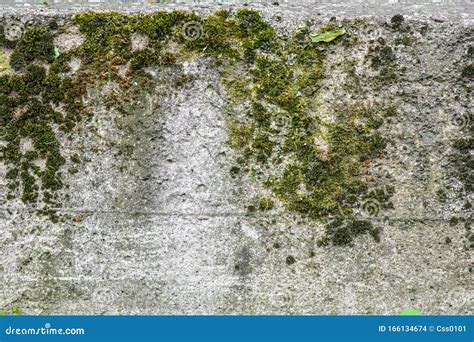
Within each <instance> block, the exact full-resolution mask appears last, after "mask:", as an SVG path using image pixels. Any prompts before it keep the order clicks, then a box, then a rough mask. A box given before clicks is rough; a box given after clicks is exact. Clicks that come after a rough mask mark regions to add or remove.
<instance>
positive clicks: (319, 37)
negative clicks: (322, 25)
mask: <svg viewBox="0 0 474 342" xmlns="http://www.w3.org/2000/svg"><path fill="white" fill-rule="evenodd" d="M345 33H346V30H344V29H340V30H334V31H327V32H323V33H318V34H312V35H311V41H312V42H313V43H319V42H324V43H328V42H330V41H333V40H334V39H336V38H337V37H339V36H342V35H343V34H345Z"/></svg>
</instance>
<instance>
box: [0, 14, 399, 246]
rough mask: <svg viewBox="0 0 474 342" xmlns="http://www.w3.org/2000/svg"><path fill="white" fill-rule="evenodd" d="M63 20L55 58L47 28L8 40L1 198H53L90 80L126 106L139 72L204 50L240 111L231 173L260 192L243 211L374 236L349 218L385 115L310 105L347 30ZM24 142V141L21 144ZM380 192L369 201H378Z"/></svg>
mask: <svg viewBox="0 0 474 342" xmlns="http://www.w3.org/2000/svg"><path fill="white" fill-rule="evenodd" d="M73 23H74V24H75V25H77V26H78V28H79V32H80V33H81V34H82V35H83V36H84V38H85V40H84V43H83V44H82V45H81V46H80V47H78V48H75V49H73V50H71V51H68V52H59V53H58V51H59V50H58V48H57V47H55V46H54V44H53V38H54V35H55V34H58V33H60V32H61V29H60V28H58V27H57V25H56V26H51V25H49V26H48V27H31V28H29V29H28V30H27V31H26V33H25V35H24V36H23V37H22V39H21V40H20V41H19V42H17V43H16V44H14V46H11V43H8V44H10V45H9V46H7V47H9V48H13V52H12V55H11V58H10V65H11V67H12V68H13V69H14V70H15V73H14V74H9V75H4V76H1V77H0V123H1V137H2V140H3V141H5V142H6V144H5V146H3V148H2V153H1V155H0V158H1V159H2V160H3V161H4V162H5V163H6V164H7V166H8V168H9V170H8V174H7V177H8V179H9V186H8V187H9V191H10V195H9V196H10V197H11V198H14V197H16V196H17V197H20V198H21V199H22V200H23V201H24V202H26V203H31V204H35V203H36V204H39V203H43V204H44V205H43V206H42V207H41V209H40V210H41V212H42V213H46V214H50V213H54V209H55V208H57V207H59V206H60V205H61V203H60V200H59V197H58V193H59V192H60V191H59V190H60V189H61V188H62V186H63V180H62V174H63V173H65V172H69V174H71V175H74V174H76V173H77V172H79V169H78V168H77V164H80V163H81V158H80V157H79V155H77V154H74V155H73V156H71V157H70V158H68V160H66V159H65V158H64V156H63V154H62V152H61V148H60V144H59V141H58V138H57V132H58V131H61V130H62V131H67V132H71V131H73V130H74V127H75V125H76V123H77V122H79V121H80V120H83V118H85V117H88V116H89V115H90V113H89V111H88V110H87V108H84V104H83V102H82V98H83V97H85V96H86V95H87V91H86V90H87V87H88V86H91V85H93V84H97V83H98V84H99V85H100V84H102V83H101V82H104V81H114V82H115V83H117V84H118V85H119V89H118V93H115V94H111V95H110V98H109V99H107V101H108V104H109V105H110V106H113V107H116V108H120V107H122V109H123V110H124V111H126V106H127V103H132V104H133V103H134V101H135V99H136V98H137V97H138V94H139V93H140V92H144V91H148V90H147V89H149V88H147V86H148V85H150V84H151V83H152V82H153V80H152V79H151V77H150V76H148V75H147V74H146V73H145V72H144V69H145V68H147V67H150V66H155V67H156V66H159V67H163V68H166V67H169V66H173V65H174V64H175V63H177V62H181V61H184V60H188V59H191V58H196V57H204V56H206V57H211V58H212V59H213V60H214V61H216V62H217V65H220V67H219V70H221V71H222V80H223V83H224V84H225V86H226V89H227V92H228V93H229V94H230V96H231V98H232V100H231V103H230V105H229V107H238V108H243V109H242V110H241V111H239V112H238V113H231V112H229V116H228V134H229V145H230V146H231V147H232V148H234V149H235V150H236V152H237V154H238V157H237V159H236V165H235V166H233V167H232V168H231V176H232V177H233V178H236V177H239V176H240V175H245V174H248V173H253V172H255V170H256V169H259V170H261V173H262V175H263V176H262V177H263V179H264V181H263V184H262V186H263V187H264V188H265V189H266V192H267V193H269V195H268V196H266V197H264V198H261V199H259V200H258V201H257V203H256V205H251V206H249V207H251V208H252V211H255V210H260V211H269V210H273V209H274V208H275V207H276V204H277V203H278V204H280V205H281V206H283V207H284V208H286V210H288V211H290V212H293V213H295V214H297V215H302V216H305V217H307V218H309V219H311V220H316V221H319V222H322V223H325V224H326V225H327V232H326V236H325V237H323V239H322V240H321V243H320V245H321V246H323V245H327V244H328V243H330V242H332V243H333V244H335V245H347V244H350V243H351V242H352V240H353V238H354V237H355V236H357V235H361V234H370V235H372V236H373V237H374V238H375V239H376V240H377V239H378V229H377V228H374V227H373V226H372V224H371V223H370V222H369V221H368V220H361V219H360V218H358V217H357V215H356V214H357V213H356V210H355V208H356V207H357V206H358V205H359V203H360V201H361V200H363V199H366V198H367V197H369V196H371V194H373V193H371V192H370V191H369V185H371V184H370V182H371V180H370V177H369V176H368V174H367V173H368V172H367V170H368V167H369V165H370V164H371V162H372V160H374V159H375V158H378V157H380V155H381V153H382V151H383V150H384V148H385V145H386V141H385V139H384V138H383V137H382V136H381V135H380V133H379V128H380V126H381V125H382V123H383V117H384V116H389V115H391V114H390V113H389V110H387V113H384V111H382V110H381V109H380V108H376V107H364V106H362V105H358V106H350V107H347V108H333V109H332V112H330V113H326V115H325V116H323V115H321V114H322V113H320V108H319V104H318V97H319V95H320V93H321V90H320V88H321V84H322V82H323V81H324V78H325V73H326V72H327V71H326V70H325V66H326V59H327V50H328V48H330V47H331V46H334V45H337V44H345V45H347V44H348V42H352V38H351V37H352V36H353V35H352V34H351V35H350V34H345V33H346V28H345V27H339V26H337V25H336V24H335V23H329V24H327V25H324V26H323V27H321V28H320V29H319V30H318V32H319V34H322V35H323V38H322V41H324V44H318V43H315V42H314V41H312V39H311V35H310V34H311V32H310V31H309V29H308V28H303V29H301V30H298V31H297V32H294V33H293V34H292V35H290V36H279V35H278V34H277V32H276V30H275V29H274V28H273V27H272V26H271V25H269V24H268V23H267V22H266V21H265V20H263V18H262V17H261V15H260V14H259V12H257V11H252V10H247V9H243V10H238V11H236V12H234V13H232V12H229V11H225V10H222V11H217V12H215V13H213V14H210V15H208V16H198V15H196V14H193V13H186V12H181V11H174V12H156V13H150V14H143V15H126V14H121V13H95V12H86V13H81V14H78V15H76V16H75V17H74V18H73ZM134 35H135V36H136V35H139V36H144V37H147V38H148V39H147V42H148V43H147V45H146V46H143V47H142V48H141V49H139V50H136V49H134V48H133V46H132V45H133V44H132V37H133V36H134ZM336 37H337V39H335V38H336ZM4 46H5V44H4ZM72 58H79V59H80V60H81V68H80V70H79V71H77V72H76V73H75V74H74V75H71V73H69V72H70V67H69V62H70V61H71V59H72ZM394 58H395V57H394V54H393V51H392V50H391V48H390V47H388V46H382V45H381V46H379V47H377V48H376V49H375V50H374V51H373V58H372V64H373V66H374V67H375V68H391V67H392V65H393V61H394ZM224 62H225V63H224ZM45 65H48V66H49V68H48V69H47V68H46V67H45ZM224 65H225V67H224ZM119 70H122V72H121V73H119ZM124 70H125V71H124ZM185 81H186V80H183V82H185ZM176 82H179V80H176ZM176 86H179V84H178V83H177V84H176ZM59 107H60V108H63V110H61V112H59V111H58V110H57V108H59ZM25 141H29V142H31V147H30V149H28V150H25V148H24V145H25ZM22 146H23V147H22ZM39 161H42V163H43V164H44V165H43V167H40V166H38V165H39V164H41V163H39ZM372 185H373V184H372ZM389 197H390V195H387V196H378V197H377V201H379V202H381V203H382V204H384V203H386V202H387V201H388V199H389Z"/></svg>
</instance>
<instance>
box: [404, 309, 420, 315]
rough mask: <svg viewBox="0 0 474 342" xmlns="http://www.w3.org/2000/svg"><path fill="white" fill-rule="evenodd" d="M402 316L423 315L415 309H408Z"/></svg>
mask: <svg viewBox="0 0 474 342" xmlns="http://www.w3.org/2000/svg"><path fill="white" fill-rule="evenodd" d="M400 316H423V314H422V313H421V312H420V311H418V310H415V309H407V310H403V311H402V312H400Z"/></svg>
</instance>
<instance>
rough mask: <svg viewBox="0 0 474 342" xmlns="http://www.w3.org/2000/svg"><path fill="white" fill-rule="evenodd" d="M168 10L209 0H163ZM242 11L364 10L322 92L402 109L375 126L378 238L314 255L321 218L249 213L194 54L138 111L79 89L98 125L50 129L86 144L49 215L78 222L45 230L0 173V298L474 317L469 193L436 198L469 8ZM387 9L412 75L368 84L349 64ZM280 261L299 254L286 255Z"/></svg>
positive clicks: (0, 302)
mask: <svg viewBox="0 0 474 342" xmlns="http://www.w3.org/2000/svg"><path fill="white" fill-rule="evenodd" d="M176 7H178V8H186V9H194V10H196V11H197V12H199V13H208V12H209V11H212V10H213V9H214V7H213V6H210V7H207V8H202V7H192V8H191V7H189V6H188V5H176V6H171V7H170V8H176ZM251 7H252V6H251ZM254 7H256V8H259V9H261V10H262V13H263V15H264V17H265V18H266V20H268V21H269V22H271V23H272V24H274V25H275V27H277V28H278V29H279V30H280V31H282V32H289V31H291V30H293V29H294V28H296V27H299V26H301V25H302V23H303V22H304V21H305V20H306V19H309V18H314V19H315V23H314V26H315V27H317V26H318V25H320V24H322V23H324V22H326V21H327V20H328V19H329V18H330V17H331V16H333V15H335V16H337V17H338V18H344V17H347V18H353V17H359V16H364V17H365V18H367V19H368V21H369V23H370V24H369V26H368V29H367V30H366V31H361V32H360V33H359V39H360V40H361V41H362V44H361V45H360V46H359V48H357V49H354V50H351V51H350V52H347V51H343V50H341V49H342V48H334V49H332V50H330V51H329V54H330V56H331V58H328V61H329V62H328V63H329V65H328V70H329V71H330V72H328V75H327V78H326V81H325V84H324V86H323V89H324V92H323V94H324V95H323V96H322V97H321V102H322V104H323V106H325V108H331V107H333V106H337V105H339V104H341V103H347V102H351V101H357V100H362V101H364V100H370V99H375V100H377V101H381V102H384V101H386V102H390V103H395V104H396V106H397V108H398V111H399V116H398V117H397V118H396V119H394V121H392V122H391V123H388V124H387V125H384V133H385V134H386V135H387V137H389V138H390V140H391V143H390V144H389V146H388V148H387V151H386V153H385V155H384V157H383V158H382V159H380V160H379V161H377V163H376V164H375V165H374V166H373V168H372V170H371V172H372V173H373V175H374V176H377V177H382V178H383V177H386V179H385V183H386V184H387V185H393V186H394V187H395V190H396V192H395V194H394V197H393V202H394V209H392V210H388V211H386V212H383V215H382V217H384V219H380V220H379V224H380V225H381V227H382V228H383V230H382V235H381V241H380V242H379V243H377V242H375V241H373V240H372V239H371V238H369V237H368V236H361V237H359V238H357V240H356V243H355V245H354V246H353V247H327V248H323V247H318V246H317V245H316V241H317V239H318V238H319V237H320V236H321V234H322V233H323V231H324V228H323V226H322V225H320V224H318V223H316V222H312V221H308V220H304V219H301V218H300V217H298V216H297V215H295V214H291V213H288V212H286V211H285V210H283V209H282V208H281V207H277V209H276V210H275V211H273V212H272V213H271V214H255V215H248V214H247V211H246V209H245V204H246V203H247V201H248V200H249V199H251V198H254V196H255V195H256V194H259V193H261V190H260V188H259V187H258V186H257V184H256V183H255V182H254V181H253V180H252V179H245V178H244V179H242V180H239V181H236V180H233V179H231V178H230V176H229V168H230V167H231V166H232V165H233V160H234V159H233V158H234V153H235V152H234V151H232V150H231V149H229V147H228V146H227V145H226V143H225V141H226V139H227V132H226V125H225V113H224V111H223V108H224V106H225V104H226V103H227V101H228V95H226V94H225V91H224V89H223V86H222V84H221V81H220V77H219V73H218V70H217V69H216V67H215V66H213V64H212V63H211V62H210V61H209V60H207V59H200V60H194V61H191V62H189V63H185V64H184V65H182V66H181V67H180V68H179V69H177V70H173V71H172V72H171V74H169V73H170V71H169V70H168V71H166V70H154V71H153V72H154V73H155V77H156V78H157V79H164V78H170V79H172V78H173V77H175V76H176V75H182V74H187V75H193V76H194V77H195V81H193V82H192V83H191V84H189V85H188V86H186V87H184V88H180V89H169V88H166V89H167V91H165V92H163V91H162V90H163V89H160V91H158V90H157V92H156V93H157V94H158V93H165V94H166V95H164V96H153V97H150V96H146V97H145V98H144V100H143V107H142V108H132V109H130V111H131V112H132V113H134V114H135V115H128V116H127V115H123V114H120V113H118V112H113V111H108V110H106V109H105V106H104V103H103V91H104V90H103V89H96V91H95V92H92V94H91V98H90V99H89V100H90V101H95V103H96V104H95V109H96V111H95V113H94V116H93V119H92V120H90V121H87V122H84V123H82V124H81V127H80V128H79V129H80V132H82V133H81V134H74V135H72V138H71V139H70V140H69V139H67V137H66V136H62V137H61V143H62V147H63V149H64V151H66V152H65V153H66V154H69V155H70V154H73V153H76V152H77V151H78V146H82V148H81V155H82V156H84V157H87V158H89V159H90V162H88V163H85V164H83V165H81V166H80V167H79V173H77V174H75V175H67V178H66V180H65V182H66V183H67V184H68V186H69V189H68V190H65V191H66V192H67V193H68V194H69V195H70V200H69V202H68V203H67V204H66V205H65V208H63V209H62V211H63V212H64V213H66V214H70V215H71V217H72V218H73V219H71V220H69V221H67V222H62V223H57V224H54V223H51V222H50V221H49V220H48V219H47V218H44V217H39V216H37V215H36V213H35V210H34V209H35V208H29V207H27V206H25V205H24V204H22V203H20V202H12V201H7V200H6V199H5V196H6V190H5V186H6V181H5V179H4V177H3V175H4V171H5V168H4V167H3V166H2V168H0V185H1V187H0V207H1V208H0V232H1V234H0V248H1V251H2V259H1V260H0V284H1V285H0V308H4V309H8V308H9V307H12V306H18V307H20V308H21V310H22V312H23V313H25V314H398V313H399V312H400V311H401V310H403V309H408V308H415V309H417V310H420V311H421V312H423V313H426V314H473V313H474V286H473V280H474V278H473V273H472V272H471V267H472V262H473V260H474V254H473V250H472V248H470V245H469V241H468V237H469V235H468V234H467V233H468V232H467V231H466V229H465V228H464V226H463V225H462V224H461V223H458V224H454V225H450V224H449V220H450V219H451V217H452V216H453V215H456V216H458V217H463V218H466V220H469V219H470V215H472V212H466V210H463V209H462V203H463V202H465V201H466V200H471V201H472V194H466V195H465V197H464V198H462V199H459V198H458V197H456V196H455V193H454V191H455V190H453V193H449V191H448V200H447V202H445V203H440V202H439V201H437V200H436V195H435V194H436V191H437V190H439V189H440V188H444V187H446V184H447V183H448V182H451V183H453V184H454V185H455V186H454V188H456V186H457V188H459V187H460V184H459V181H458V180H457V179H455V178H452V177H451V176H450V175H451V172H450V171H451V168H452V166H451V165H450V159H449V156H450V153H451V152H452V147H451V145H452V139H454V138H456V137H459V136H462V135H463V134H465V132H463V131H462V130H460V129H459V127H457V126H456V125H454V124H453V122H452V117H453V115H455V114H459V113H460V114H463V115H465V114H468V113H472V98H470V93H469V87H470V89H472V81H471V83H468V85H467V86H462V85H461V83H459V82H460V81H459V78H458V76H456V75H459V74H460V72H461V69H462V67H463V65H464V64H465V63H466V57H465V55H466V49H467V47H468V46H469V45H471V46H472V43H473V35H472V33H473V27H472V19H473V16H472V14H473V13H472V5H471V4H469V3H468V2H466V3H464V4H460V5H459V4H458V5H445V4H442V5H438V4H436V5H433V4H431V5H414V4H411V5H407V6H406V7H404V6H402V5H400V4H398V5H397V6H391V5H390V4H388V5H386V6H376V5H371V6H370V7H366V6H362V5H360V4H357V3H355V4H354V2H353V3H352V4H346V5H334V4H326V5H324V4H323V5H319V6H310V7H305V10H302V8H298V7H295V6H270V5H268V6H263V5H255V6H254ZM166 8H167V7H166ZM154 9H155V8H151V7H150V8H148V9H143V10H145V11H146V10H154ZM77 10H78V9H74V10H72V9H71V10H61V11H59V12H58V10H54V9H43V10H42V12H38V10H37V9H24V8H20V9H19V8H8V9H5V10H4V11H3V13H2V16H3V17H7V16H10V15H12V14H13V15H15V14H16V15H20V14H21V20H27V19H28V18H36V19H38V18H45V17H46V18H47V17H49V16H52V15H55V16H57V15H59V16H64V18H65V20H67V17H68V15H69V14H70V13H71V12H74V11H77ZM124 10H125V9H124ZM128 10H129V11H134V9H128ZM396 13H403V14H404V15H405V19H406V21H407V22H408V23H409V24H410V25H411V27H412V28H413V29H414V31H415V32H419V30H420V28H421V27H423V26H427V27H428V31H427V33H426V35H424V36H422V35H421V34H419V33H416V34H417V43H416V44H415V45H414V46H411V47H405V46H397V47H396V48H395V52H396V55H397V67H399V68H403V67H405V68H406V70H407V72H405V73H404V74H403V77H401V79H400V80H399V81H398V82H396V83H394V84H389V85H387V86H386V87H383V88H381V89H378V90H376V89H373V88H371V87H370V85H369V83H368V82H365V81H367V79H368V78H369V77H370V76H371V75H370V71H369V70H368V69H367V66H365V65H364V63H362V61H363V58H364V56H365V53H366V51H367V46H368V42H369V41H370V40H373V39H376V38H377V37H378V36H383V37H385V39H386V40H387V41H389V42H391V43H393V41H394V40H395V38H396V36H395V35H396V33H394V32H393V31H391V30H390V29H389V28H388V27H387V25H386V23H387V21H389V20H390V18H391V16H392V15H393V14H396ZM277 18H278V19H277ZM347 54H349V56H347ZM343 56H345V57H350V58H352V59H356V60H358V61H359V62H360V63H359V64H358V68H359V69H358V74H359V75H360V77H361V81H362V82H361V89H360V91H359V93H358V94H356V95H355V97H352V98H350V97H348V96H347V91H346V90H344V88H343V87H342V84H343V83H344V81H345V80H344V74H343V71H342V69H343V64H344V63H341V62H342V58H343ZM173 75H174V76H173ZM161 86H162V87H168V85H161ZM157 87H160V85H157ZM402 94H404V95H403V96H402ZM118 126H120V127H124V126H125V127H127V126H130V127H133V128H134V133H133V134H130V133H127V132H129V131H127V130H124V129H119V128H118ZM119 151H128V152H127V153H121V154H120V153H118V152H119ZM388 175H390V176H388ZM447 238H449V241H450V242H449V243H447V242H446V241H447ZM290 255H291V256H293V257H294V258H295V260H296V262H295V263H294V264H291V265H288V264H287V263H286V259H287V257H288V256H290Z"/></svg>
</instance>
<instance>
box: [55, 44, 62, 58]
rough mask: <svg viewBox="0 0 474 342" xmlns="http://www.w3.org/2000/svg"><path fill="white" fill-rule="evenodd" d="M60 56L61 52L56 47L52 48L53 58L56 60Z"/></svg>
mask: <svg viewBox="0 0 474 342" xmlns="http://www.w3.org/2000/svg"><path fill="white" fill-rule="evenodd" d="M60 55H61V50H59V48H58V47H57V46H55V47H54V57H56V58H58V57H59V56H60Z"/></svg>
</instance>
